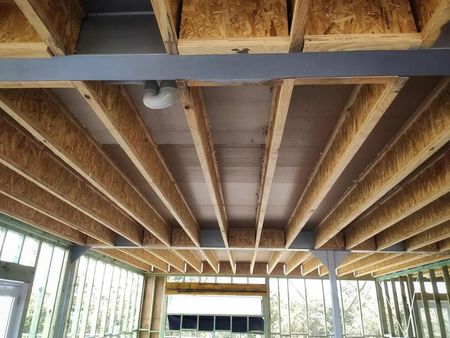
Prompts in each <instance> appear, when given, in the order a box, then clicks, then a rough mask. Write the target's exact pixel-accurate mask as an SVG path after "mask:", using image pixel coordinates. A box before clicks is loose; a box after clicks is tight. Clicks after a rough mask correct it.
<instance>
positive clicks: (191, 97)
mask: <svg viewBox="0 0 450 338" xmlns="http://www.w3.org/2000/svg"><path fill="white" fill-rule="evenodd" d="M177 85H178V91H179V93H180V98H181V102H182V104H183V108H184V113H185V116H186V121H187V124H188V127H189V130H190V132H191V135H192V140H193V142H194V146H195V150H196V152H197V156H198V158H199V161H200V166H201V168H202V172H203V176H204V178H205V184H206V187H207V189H208V193H209V197H210V199H211V202H212V205H213V208H214V213H215V214H216V218H217V223H218V224H219V229H220V232H221V235H222V239H223V242H224V245H225V247H226V248H228V247H229V243H228V220H227V214H226V209H225V200H224V197H223V190H222V185H221V183H220V176H219V169H218V166H217V159H216V155H215V151H214V142H213V139H212V135H211V131H210V127H209V121H208V117H207V113H206V108H205V103H204V101H203V96H202V93H201V89H200V88H199V87H195V88H189V87H188V86H187V84H186V83H185V82H178V83H177ZM227 253H228V259H229V261H230V264H231V268H232V270H233V271H236V266H235V265H236V260H235V258H234V254H233V252H232V251H230V250H228V251H227Z"/></svg>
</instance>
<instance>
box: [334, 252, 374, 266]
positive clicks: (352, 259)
mask: <svg viewBox="0 0 450 338" xmlns="http://www.w3.org/2000/svg"><path fill="white" fill-rule="evenodd" d="M371 254H372V253H363V252H351V253H350V254H349V255H347V257H345V258H344V260H343V261H342V263H341V264H340V265H339V266H338V269H342V268H344V267H346V266H348V265H350V264H353V263H356V262H357V261H359V260H361V259H363V258H365V257H367V256H369V255H371Z"/></svg>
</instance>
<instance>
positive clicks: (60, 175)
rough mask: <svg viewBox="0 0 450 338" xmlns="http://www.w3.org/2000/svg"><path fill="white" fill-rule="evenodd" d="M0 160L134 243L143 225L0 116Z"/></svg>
mask: <svg viewBox="0 0 450 338" xmlns="http://www.w3.org/2000/svg"><path fill="white" fill-rule="evenodd" d="M0 138H1V139H2V140H3V141H2V143H1V144H0V162H1V163H3V164H4V165H6V166H8V167H9V168H10V169H12V170H14V171H15V172H17V173H18V174H20V175H22V176H23V177H25V178H27V179H28V180H30V181H32V182H33V183H35V184H37V185H38V186H39V187H41V188H42V189H44V190H46V191H47V192H49V193H51V194H53V195H54V196H55V197H57V198H60V199H61V200H63V201H65V202H66V203H68V204H70V205H71V206H73V207H75V208H77V209H78V210H80V211H81V212H84V213H85V214H86V215H88V216H90V217H92V218H93V219H95V220H97V221H98V222H100V223H102V224H103V225H105V226H107V227H108V228H110V229H111V230H113V231H115V232H117V233H118V234H120V235H121V236H123V237H125V238H127V239H128V240H130V241H131V242H133V243H134V244H137V245H140V244H141V243H142V234H143V228H142V226H141V225H140V224H138V223H137V222H135V221H133V220H131V219H130V218H129V217H128V216H126V215H124V214H123V213H122V212H120V211H119V210H118V209H117V208H116V207H115V206H114V205H113V204H112V203H111V202H108V201H107V200H106V199H105V198H104V197H103V196H101V195H100V194H99V193H98V192H97V191H96V190H94V189H93V188H92V186H91V185H89V184H88V183H87V182H85V181H84V180H83V179H81V178H80V177H79V176H77V175H76V174H74V173H73V171H71V170H70V169H68V168H67V167H66V166H64V165H63V164H62V163H61V162H60V161H59V160H57V159H56V158H55V157H54V155H52V154H51V153H49V152H48V151H47V150H45V149H44V147H43V146H42V145H41V144H39V142H38V141H37V140H35V139H33V138H32V137H31V136H30V135H29V134H28V133H27V132H26V131H24V130H23V129H21V128H20V127H19V126H17V124H16V123H14V122H12V121H11V120H10V119H9V118H7V117H6V116H2V115H0Z"/></svg>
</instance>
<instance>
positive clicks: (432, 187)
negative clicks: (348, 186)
mask: <svg viewBox="0 0 450 338" xmlns="http://www.w3.org/2000/svg"><path fill="white" fill-rule="evenodd" d="M449 168H450V149H448V150H447V151H446V152H445V153H444V154H443V155H441V156H439V159H437V160H436V161H435V162H434V163H433V164H431V165H430V166H429V167H428V168H426V169H425V170H424V171H423V172H422V173H420V174H419V175H418V176H417V177H415V178H414V179H413V180H411V181H409V182H408V183H407V184H405V185H404V186H402V188H401V189H400V191H398V192H396V193H395V194H394V196H392V197H390V198H389V199H388V200H387V201H385V202H384V203H383V204H382V205H380V206H379V207H377V208H376V209H375V210H373V211H372V212H371V213H370V214H369V215H367V216H363V217H361V218H359V219H357V220H356V221H355V222H353V223H352V224H350V225H349V226H348V227H347V228H346V229H345V230H344V231H345V242H346V245H347V249H352V248H354V247H355V246H356V245H358V244H360V243H361V242H364V241H365V240H367V239H369V238H371V237H372V236H375V235H376V234H378V233H380V232H381V231H383V230H385V229H387V228H389V227H390V226H392V225H393V224H395V223H397V222H399V221H401V220H403V219H404V218H405V217H408V216H409V215H411V214H413V213H414V212H416V211H418V210H419V209H421V208H423V207H424V206H426V205H427V204H429V203H431V202H433V201H434V200H436V199H438V198H440V197H442V196H443V195H445V194H447V193H449V192H450V170H449Z"/></svg>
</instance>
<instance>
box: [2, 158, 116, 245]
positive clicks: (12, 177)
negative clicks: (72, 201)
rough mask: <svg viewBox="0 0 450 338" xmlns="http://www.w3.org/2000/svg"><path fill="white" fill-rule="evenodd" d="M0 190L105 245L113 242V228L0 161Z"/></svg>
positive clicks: (114, 236) (114, 235)
mask: <svg viewBox="0 0 450 338" xmlns="http://www.w3.org/2000/svg"><path fill="white" fill-rule="evenodd" d="M0 193H2V194H4V195H6V196H8V197H10V198H13V199H15V200H16V201H19V202H21V203H23V204H25V205H27V206H29V207H30V208H33V209H34V210H36V211H39V212H41V213H43V214H45V215H46V216H48V217H51V218H53V219H55V220H57V221H59V222H61V223H64V224H66V225H67V226H70V227H72V228H74V229H75V230H78V231H81V232H83V233H85V234H86V235H89V236H91V237H93V238H96V239H98V240H99V241H101V242H103V243H105V244H108V245H114V241H115V239H116V234H115V233H114V232H113V231H111V230H110V229H108V228H106V227H105V226H103V225H102V224H100V223H99V222H97V221H95V220H93V219H92V218H90V217H88V216H86V215H85V214H83V213H82V212H80V211H79V210H77V209H75V208H73V207H71V206H70V205H68V204H66V203H64V202H62V201H61V200H59V199H58V198H56V197H55V196H53V195H51V194H49V193H48V192H46V191H45V190H44V189H42V188H40V187H38V186H37V185H35V184H34V183H32V182H30V181H28V180H27V179H25V178H23V177H22V176H20V175H18V174H17V173H15V172H14V171H12V170H11V169H9V168H7V167H6V166H4V165H2V164H0Z"/></svg>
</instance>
